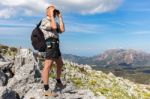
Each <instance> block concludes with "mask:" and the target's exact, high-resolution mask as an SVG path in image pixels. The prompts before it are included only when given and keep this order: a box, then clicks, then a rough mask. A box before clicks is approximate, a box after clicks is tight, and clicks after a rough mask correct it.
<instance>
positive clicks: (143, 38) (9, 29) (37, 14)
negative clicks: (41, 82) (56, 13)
mask: <svg viewBox="0 0 150 99" xmlns="http://www.w3.org/2000/svg"><path fill="white" fill-rule="evenodd" d="M51 2H52V0H44V1H43V0H39V2H35V1H34V0H30V1H24V0H20V1H16V0H3V1H0V44H4V45H8V46H14V47H19V46H22V47H24V48H32V46H31V40H30V36H31V32H32V30H33V28H34V27H35V26H36V24H37V23H38V22H39V21H40V20H41V19H42V18H43V17H45V9H46V7H47V6H48V5H49V4H50V3H51ZM53 3H54V4H55V5H56V7H57V8H58V9H60V10H61V12H62V14H63V18H64V22H65V25H66V26H65V27H66V31H65V33H63V34H62V35H60V41H61V42H60V43H61V44H60V46H61V48H60V49H61V52H62V53H66V54H72V55H77V56H87V57H88V56H94V55H97V54H100V53H103V52H104V51H106V50H109V49H135V50H140V51H144V52H148V53H150V47H149V46H150V44H149V42H150V39H149V38H150V25H149V24H150V17H149V16H150V1H148V0H147V1H142V0H132V1H131V0H97V1H90V0H82V2H81V1H65V0H55V1H53ZM89 3H90V5H89V6H86V5H88V4H89ZM33 5H37V6H35V7H34V6H33ZM74 9H76V10H74Z"/></svg>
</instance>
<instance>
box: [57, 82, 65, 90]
mask: <svg viewBox="0 0 150 99" xmlns="http://www.w3.org/2000/svg"><path fill="white" fill-rule="evenodd" d="M56 87H59V88H61V89H64V88H65V87H66V84H62V83H56Z"/></svg>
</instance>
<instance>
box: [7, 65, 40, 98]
mask: <svg viewBox="0 0 150 99" xmlns="http://www.w3.org/2000/svg"><path fill="white" fill-rule="evenodd" d="M36 72H37V70H36ZM38 73H40V71H39V72H38ZM35 77H36V75H35V65H34V64H25V65H23V66H22V67H21V68H20V69H19V70H17V71H16V73H15V76H14V77H13V78H12V79H11V80H10V81H9V83H8V85H7V86H8V87H11V88H12V89H14V90H15V91H16V92H18V93H19V95H20V96H23V95H24V94H25V93H26V92H27V91H28V90H29V89H30V88H31V87H32V84H33V83H35Z"/></svg>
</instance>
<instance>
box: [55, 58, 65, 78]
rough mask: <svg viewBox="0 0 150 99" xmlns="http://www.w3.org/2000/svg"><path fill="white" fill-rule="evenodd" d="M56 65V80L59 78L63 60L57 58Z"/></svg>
mask: <svg viewBox="0 0 150 99" xmlns="http://www.w3.org/2000/svg"><path fill="white" fill-rule="evenodd" d="M55 62H56V65H57V78H56V79H57V80H60V76H61V72H62V67H63V61H62V58H61V57H59V58H58V59H56V60H55Z"/></svg>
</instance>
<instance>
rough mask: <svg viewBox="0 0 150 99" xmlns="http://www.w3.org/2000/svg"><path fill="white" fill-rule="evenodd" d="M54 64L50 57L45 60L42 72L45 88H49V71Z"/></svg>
mask: <svg viewBox="0 0 150 99" xmlns="http://www.w3.org/2000/svg"><path fill="white" fill-rule="evenodd" d="M52 64H53V60H50V59H49V60H48V59H46V60H45V63H44V69H43V73H42V79H43V83H44V88H45V90H48V89H49V85H48V80H49V71H50V69H51V67H52Z"/></svg>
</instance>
